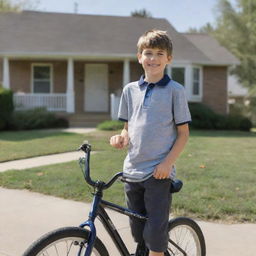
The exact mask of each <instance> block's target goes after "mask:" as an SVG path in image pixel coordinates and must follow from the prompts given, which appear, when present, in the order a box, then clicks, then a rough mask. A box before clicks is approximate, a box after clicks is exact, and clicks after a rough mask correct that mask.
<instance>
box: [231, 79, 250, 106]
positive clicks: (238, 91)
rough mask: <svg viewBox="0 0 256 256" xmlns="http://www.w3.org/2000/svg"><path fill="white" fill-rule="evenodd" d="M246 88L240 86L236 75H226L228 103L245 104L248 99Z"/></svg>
mask: <svg viewBox="0 0 256 256" xmlns="http://www.w3.org/2000/svg"><path fill="white" fill-rule="evenodd" d="M248 94H249V91H248V88H245V87H243V86H242V84H241V83H240V82H239V80H238V77H237V76H236V75H229V76H228V102H229V104H236V103H242V104H246V101H247V100H248V96H249V95H248Z"/></svg>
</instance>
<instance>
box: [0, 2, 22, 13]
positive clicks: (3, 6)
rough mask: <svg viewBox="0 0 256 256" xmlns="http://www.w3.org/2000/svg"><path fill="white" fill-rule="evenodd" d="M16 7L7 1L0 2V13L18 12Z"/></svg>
mask: <svg viewBox="0 0 256 256" xmlns="http://www.w3.org/2000/svg"><path fill="white" fill-rule="evenodd" d="M18 10H19V8H18V6H17V5H13V4H12V3H10V1H8V0H0V12H9V11H18Z"/></svg>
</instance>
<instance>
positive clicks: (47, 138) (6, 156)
mask: <svg viewBox="0 0 256 256" xmlns="http://www.w3.org/2000/svg"><path fill="white" fill-rule="evenodd" d="M107 136H111V132H100V133H96V134H95V133H90V134H75V133H68V132H60V131H54V130H32V131H19V132H16V131H15V132H0V152H1V154H0V162H5V161H10V160H17V159H23V158H29V157H34V156H41V155H49V154H56V153H62V152H68V151H75V150H76V149H77V148H78V146H79V145H80V144H81V143H82V142H83V141H84V140H89V141H92V142H93V146H94V147H93V148H94V150H101V149H102V148H103V147H104V145H105V144H107V142H106V141H104V140H102V137H104V138H106V137H107Z"/></svg>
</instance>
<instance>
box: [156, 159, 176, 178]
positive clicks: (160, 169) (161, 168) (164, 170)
mask: <svg viewBox="0 0 256 256" xmlns="http://www.w3.org/2000/svg"><path fill="white" fill-rule="evenodd" d="M171 172H172V168H171V167H170V165H169V164H167V163H165V162H162V163H160V164H159V165H157V166H156V168H155V170H154V173H153V177H154V178H155V179H167V178H169V177H170V174H171Z"/></svg>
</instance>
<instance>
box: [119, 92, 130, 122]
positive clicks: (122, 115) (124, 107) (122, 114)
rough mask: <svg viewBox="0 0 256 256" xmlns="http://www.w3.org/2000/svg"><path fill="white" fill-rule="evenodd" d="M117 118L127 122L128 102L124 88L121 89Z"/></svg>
mask: <svg viewBox="0 0 256 256" xmlns="http://www.w3.org/2000/svg"><path fill="white" fill-rule="evenodd" d="M118 119H119V120H120V121H124V122H128V103H127V99H126V96H125V90H123V92H122V95H121V99H120V103H119V110H118Z"/></svg>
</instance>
